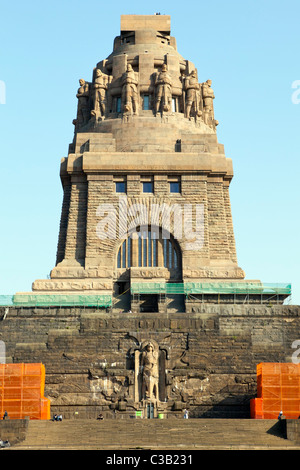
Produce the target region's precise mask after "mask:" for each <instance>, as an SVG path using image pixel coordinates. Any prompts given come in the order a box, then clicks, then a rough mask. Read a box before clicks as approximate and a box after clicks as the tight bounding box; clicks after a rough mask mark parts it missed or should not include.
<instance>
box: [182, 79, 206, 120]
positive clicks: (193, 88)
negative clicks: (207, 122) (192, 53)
mask: <svg viewBox="0 0 300 470" xmlns="http://www.w3.org/2000/svg"><path fill="white" fill-rule="evenodd" d="M185 91H186V117H187V118H189V119H190V118H191V111H192V108H193V114H194V116H201V114H202V111H201V110H200V103H199V100H200V85H199V83H198V80H197V74H196V70H193V71H192V72H191V73H190V75H189V76H187V77H186V79H185Z"/></svg>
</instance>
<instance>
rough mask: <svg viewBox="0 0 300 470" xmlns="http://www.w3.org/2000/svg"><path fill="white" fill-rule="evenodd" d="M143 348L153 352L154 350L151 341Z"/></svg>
mask: <svg viewBox="0 0 300 470" xmlns="http://www.w3.org/2000/svg"><path fill="white" fill-rule="evenodd" d="M145 349H146V351H148V352H150V351H152V352H153V351H154V347H153V344H152V343H148V344H147V345H146V348H145Z"/></svg>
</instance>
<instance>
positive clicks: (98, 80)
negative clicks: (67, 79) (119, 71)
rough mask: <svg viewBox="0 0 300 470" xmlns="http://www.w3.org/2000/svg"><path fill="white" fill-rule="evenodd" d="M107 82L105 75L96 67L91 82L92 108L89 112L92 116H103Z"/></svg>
mask: <svg viewBox="0 0 300 470" xmlns="http://www.w3.org/2000/svg"><path fill="white" fill-rule="evenodd" d="M107 82H108V77H107V75H105V74H103V73H102V72H101V70H100V69H97V70H96V73H95V80H94V84H93V99H94V109H93V110H92V112H91V114H92V115H93V116H96V117H100V118H102V117H104V116H105V111H106V90H107Z"/></svg>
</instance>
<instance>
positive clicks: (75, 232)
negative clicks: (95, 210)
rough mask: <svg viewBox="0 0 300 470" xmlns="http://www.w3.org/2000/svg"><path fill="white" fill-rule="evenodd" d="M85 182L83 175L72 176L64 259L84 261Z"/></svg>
mask: <svg viewBox="0 0 300 470" xmlns="http://www.w3.org/2000/svg"><path fill="white" fill-rule="evenodd" d="M86 211H87V182H86V179H85V177H83V176H73V177H72V188H71V198H70V207H69V221H68V228H67V237H66V250H65V258H66V259H76V260H77V261H79V260H80V261H82V262H84V259H85V246H86Z"/></svg>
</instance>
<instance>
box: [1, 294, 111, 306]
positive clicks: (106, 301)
mask: <svg viewBox="0 0 300 470" xmlns="http://www.w3.org/2000/svg"><path fill="white" fill-rule="evenodd" d="M111 305H112V296H111V295H84V294H78V295H76V294H74V295H70V294H15V295H0V306H2V307H96V308H108V307H111Z"/></svg>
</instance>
